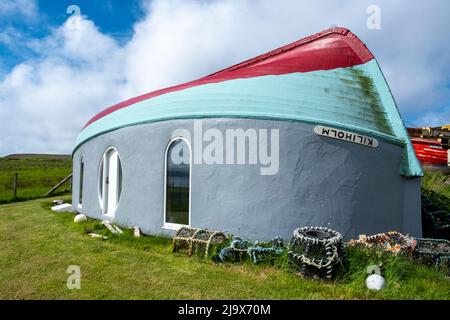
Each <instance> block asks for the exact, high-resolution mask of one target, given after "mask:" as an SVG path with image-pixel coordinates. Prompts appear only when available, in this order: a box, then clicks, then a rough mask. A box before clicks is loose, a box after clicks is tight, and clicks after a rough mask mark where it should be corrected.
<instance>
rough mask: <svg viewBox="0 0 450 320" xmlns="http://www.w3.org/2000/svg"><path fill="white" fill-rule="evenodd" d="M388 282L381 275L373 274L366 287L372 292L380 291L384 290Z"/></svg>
mask: <svg viewBox="0 0 450 320" xmlns="http://www.w3.org/2000/svg"><path fill="white" fill-rule="evenodd" d="M385 284H386V281H385V280H384V278H383V277H382V276H380V275H379V274H376V273H375V274H371V275H370V276H368V277H367V279H366V286H367V288H368V289H370V290H376V291H379V290H381V289H383V288H384V286H385Z"/></svg>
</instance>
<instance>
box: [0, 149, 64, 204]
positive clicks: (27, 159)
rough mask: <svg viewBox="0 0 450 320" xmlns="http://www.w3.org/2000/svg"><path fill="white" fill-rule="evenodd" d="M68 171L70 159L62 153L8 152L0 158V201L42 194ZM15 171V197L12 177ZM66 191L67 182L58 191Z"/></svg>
mask: <svg viewBox="0 0 450 320" xmlns="http://www.w3.org/2000/svg"><path fill="white" fill-rule="evenodd" d="M71 172H72V160H71V157H70V156H64V155H12V156H8V157H4V158H0V203H8V202H12V201H18V200H29V199H36V198H41V197H43V196H44V195H45V194H46V193H47V191H49V190H50V189H51V188H52V187H53V186H54V185H56V184H57V183H58V182H59V181H61V180H62V179H63V178H65V177H67V176H68V175H69V174H70V173H71ZM15 173H17V174H18V189H17V198H16V199H14V192H13V176H14V174H15ZM69 190H70V181H68V182H66V183H65V184H64V185H63V186H61V188H60V189H59V190H57V191H58V193H59V194H64V193H66V192H67V191H69Z"/></svg>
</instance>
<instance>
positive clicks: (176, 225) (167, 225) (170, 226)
mask: <svg viewBox="0 0 450 320" xmlns="http://www.w3.org/2000/svg"><path fill="white" fill-rule="evenodd" d="M176 140H183V141H184V142H186V144H187V146H188V148H189V222H188V224H179V223H169V222H166V216H167V208H166V206H167V155H168V152H169V148H170V146H171V145H172V143H173V142H174V141H176ZM191 191H192V149H191V144H190V143H189V141H188V140H187V139H186V138H184V137H181V136H178V137H175V138H172V139H171V140H170V141H169V143H168V144H167V146H166V151H165V152H164V220H163V226H162V228H163V229H168V230H178V229H180V228H181V227H190V226H191V197H192V192H191Z"/></svg>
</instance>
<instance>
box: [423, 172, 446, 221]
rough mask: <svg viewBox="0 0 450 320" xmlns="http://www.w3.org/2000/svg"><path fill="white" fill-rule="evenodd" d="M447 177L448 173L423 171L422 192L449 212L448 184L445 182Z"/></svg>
mask: <svg viewBox="0 0 450 320" xmlns="http://www.w3.org/2000/svg"><path fill="white" fill-rule="evenodd" d="M448 178H449V174H448V173H444V172H440V171H425V175H424V177H423V178H422V193H423V194H425V195H426V196H428V197H429V198H430V200H431V201H433V202H434V203H435V204H437V205H438V206H440V207H441V208H442V209H444V210H446V211H448V212H449V213H450V184H446V183H445V182H446V181H447V179H448Z"/></svg>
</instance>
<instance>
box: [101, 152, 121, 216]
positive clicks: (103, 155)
mask: <svg viewBox="0 0 450 320" xmlns="http://www.w3.org/2000/svg"><path fill="white" fill-rule="evenodd" d="M111 150H114V151H115V152H116V153H117V158H118V163H119V166H120V167H122V160H121V157H120V153H119V151H118V150H117V149H116V148H115V147H108V148H106V150H105V151H104V152H103V154H102V157H101V159H100V163H99V165H98V170H97V171H98V174H97V196H98V201H99V204H100V210H101V213H102V217H105V218H110V219H114V217H115V214H116V211H117V209H118V208H119V205H120V199H121V198H122V196H121V195H120V196H119V195H117V204H116V207H115V209H114V210H113V211H112V212H111V211H110V212H105V209H104V208H105V201H106V199H105V198H104V195H105V188H106V179H105V178H104V177H105V172H104V171H103V174H102V181H101V183H102V186H101V187H100V174H101V170H105V157H106V155H107V154H108V152H109V151H111ZM117 170H119V167H117ZM121 170H122V177H121V180H120V183H121V184H122V186H121V189H122V192H123V168H121ZM117 176H119V175H117ZM100 188H102V189H101V190H100ZM100 191H101V192H100ZM116 191H117V192H119V186H117V190H116ZM122 192H121V194H122ZM100 193H101V195H100Z"/></svg>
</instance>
